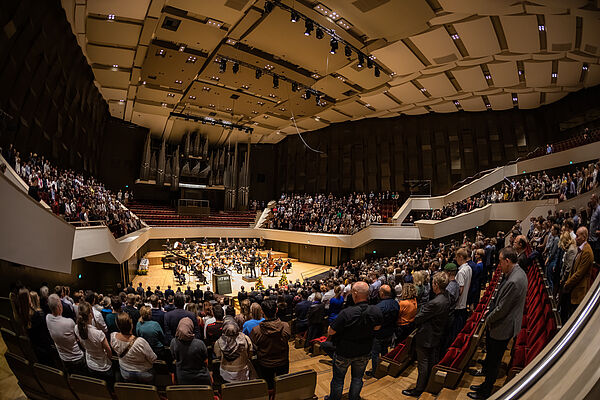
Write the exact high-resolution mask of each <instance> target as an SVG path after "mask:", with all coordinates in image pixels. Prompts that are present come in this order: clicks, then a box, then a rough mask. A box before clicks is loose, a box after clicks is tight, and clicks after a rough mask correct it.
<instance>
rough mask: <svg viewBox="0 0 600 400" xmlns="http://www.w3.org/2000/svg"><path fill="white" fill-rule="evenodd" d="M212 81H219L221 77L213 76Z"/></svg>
mask: <svg viewBox="0 0 600 400" xmlns="http://www.w3.org/2000/svg"><path fill="white" fill-rule="evenodd" d="M210 79H212V80H213V81H218V80H219V77H218V76H211V77H210Z"/></svg>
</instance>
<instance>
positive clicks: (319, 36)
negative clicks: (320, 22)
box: [315, 27, 325, 40]
mask: <svg viewBox="0 0 600 400" xmlns="http://www.w3.org/2000/svg"><path fill="white" fill-rule="evenodd" d="M315 36H316V37H317V39H319V40H321V39H323V36H325V34H324V33H323V29H321V28H320V27H317V30H316V31H315Z"/></svg>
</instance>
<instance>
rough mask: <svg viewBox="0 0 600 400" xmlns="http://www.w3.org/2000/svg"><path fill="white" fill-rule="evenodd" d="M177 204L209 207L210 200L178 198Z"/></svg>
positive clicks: (180, 205)
mask: <svg viewBox="0 0 600 400" xmlns="http://www.w3.org/2000/svg"><path fill="white" fill-rule="evenodd" d="M177 205H178V206H179V207H210V202H209V201H208V200H196V199H179V200H178V201H177Z"/></svg>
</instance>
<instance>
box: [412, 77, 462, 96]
mask: <svg viewBox="0 0 600 400" xmlns="http://www.w3.org/2000/svg"><path fill="white" fill-rule="evenodd" d="M417 81H418V82H419V84H421V86H423V87H424V88H425V89H427V92H428V93H429V94H430V95H432V96H433V97H446V96H451V95H453V94H456V89H455V88H454V86H453V85H452V83H451V82H450V80H449V79H448V77H447V76H446V74H437V75H429V76H423V77H421V78H419V79H417Z"/></svg>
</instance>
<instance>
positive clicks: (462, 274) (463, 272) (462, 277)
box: [450, 247, 473, 343]
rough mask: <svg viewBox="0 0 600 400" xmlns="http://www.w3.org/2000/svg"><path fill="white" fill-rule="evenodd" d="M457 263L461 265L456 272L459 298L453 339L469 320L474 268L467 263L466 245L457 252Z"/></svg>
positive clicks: (452, 328)
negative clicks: (469, 301) (469, 299)
mask: <svg viewBox="0 0 600 400" xmlns="http://www.w3.org/2000/svg"><path fill="white" fill-rule="evenodd" d="M455 258H456V263H457V264H458V265H460V267H459V268H458V272H457V273H456V278H455V280H456V283H458V293H459V296H458V300H457V301H456V307H455V309H454V315H455V317H454V322H453V324H452V327H451V329H450V338H451V339H452V340H451V341H450V343H452V341H453V340H454V338H455V337H456V336H457V335H458V333H459V332H460V331H461V330H462V328H463V327H464V326H465V323H466V322H467V296H468V295H469V288H470V287H471V277H472V275H473V270H472V269H471V267H470V266H469V264H468V263H467V261H468V260H469V254H468V253H467V250H466V249H465V248H464V247H461V248H460V249H458V250H457V251H456V254H455Z"/></svg>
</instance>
